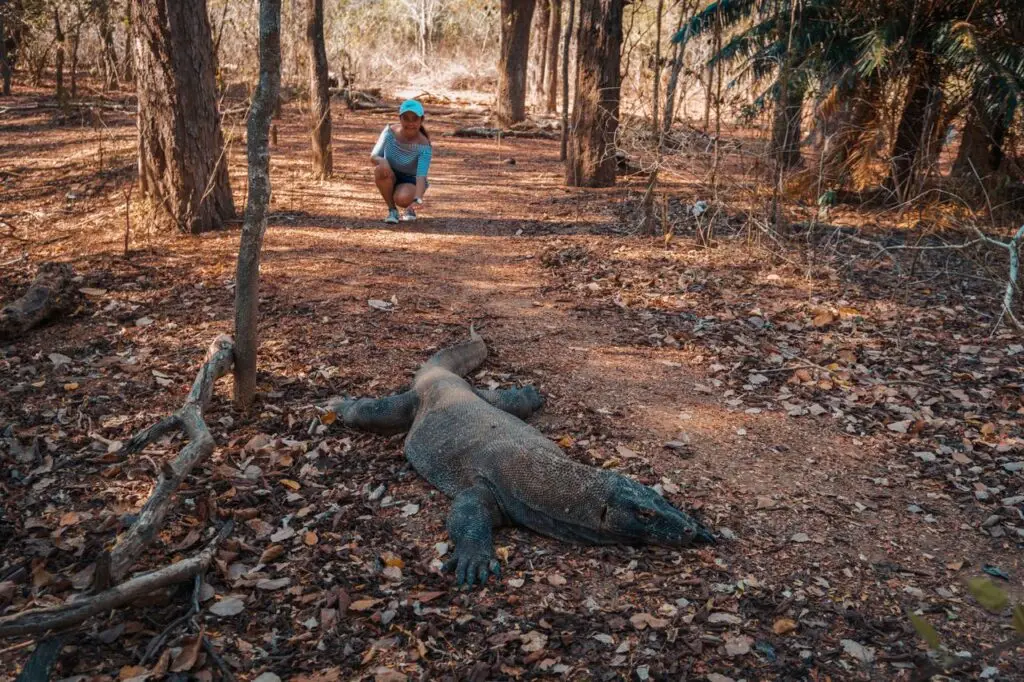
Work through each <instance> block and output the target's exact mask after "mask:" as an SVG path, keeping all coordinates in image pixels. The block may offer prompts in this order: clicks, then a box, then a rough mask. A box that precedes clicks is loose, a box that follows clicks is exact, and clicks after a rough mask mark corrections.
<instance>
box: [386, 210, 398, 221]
mask: <svg viewBox="0 0 1024 682" xmlns="http://www.w3.org/2000/svg"><path fill="white" fill-rule="evenodd" d="M384 222H386V223H387V224H389V225H397V224H398V209H397V208H392V209H388V217H387V218H385V219H384Z"/></svg>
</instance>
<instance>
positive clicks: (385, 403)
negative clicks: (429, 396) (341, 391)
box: [330, 391, 419, 436]
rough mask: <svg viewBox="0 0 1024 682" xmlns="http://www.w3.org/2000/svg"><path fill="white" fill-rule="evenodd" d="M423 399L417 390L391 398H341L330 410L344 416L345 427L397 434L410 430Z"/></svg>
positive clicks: (386, 434)
mask: <svg viewBox="0 0 1024 682" xmlns="http://www.w3.org/2000/svg"><path fill="white" fill-rule="evenodd" d="M418 403H419V399H418V398H417V397H416V394H415V393H414V392H413V391H406V392H405V393H400V394H398V395H392V396H388V397H387V398H377V399H374V398H359V399H358V400H353V399H351V398H341V399H338V400H335V401H334V402H332V403H331V405H330V409H331V410H333V411H334V412H335V413H336V414H337V415H338V416H339V417H341V418H342V421H343V422H344V424H345V426H350V427H352V428H356V429H363V430H364V431H372V432H373V433H379V434H382V435H384V436H393V435H395V434H397V433H403V432H404V431H408V430H409V428H410V427H412V422H413V419H415V417H416V406H417V404H418Z"/></svg>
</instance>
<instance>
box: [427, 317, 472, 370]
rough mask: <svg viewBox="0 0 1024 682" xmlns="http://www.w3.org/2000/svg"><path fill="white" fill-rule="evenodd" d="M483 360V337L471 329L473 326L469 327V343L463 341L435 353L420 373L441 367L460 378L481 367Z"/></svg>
mask: <svg viewBox="0 0 1024 682" xmlns="http://www.w3.org/2000/svg"><path fill="white" fill-rule="evenodd" d="M485 358H487V344H486V343H484V339H483V337H482V336H480V335H479V334H477V333H476V330H475V329H473V325H470V326H469V341H463V342H462V343H459V344H456V345H454V346H452V347H450V348H444V349H442V350H439V351H437V352H436V353H434V355H433V356H431V358H430V359H429V360H427V361H426V362H425V363H424V364H423V368H422V369H421V370H420V371H423V370H425V369H427V368H429V367H441V368H443V369H446V370H448V371H449V372H452V373H453V374H458V375H459V376H460V377H461V376H465V375H467V374H469V373H470V372H472V371H473V370H474V369H476V368H477V367H479V366H480V365H482V364H483V362H484V359H485Z"/></svg>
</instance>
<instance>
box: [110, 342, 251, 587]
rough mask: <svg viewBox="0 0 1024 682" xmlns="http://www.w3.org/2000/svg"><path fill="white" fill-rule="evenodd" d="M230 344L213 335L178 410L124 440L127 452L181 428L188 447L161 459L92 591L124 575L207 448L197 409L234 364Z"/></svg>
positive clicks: (210, 445)
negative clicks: (144, 496)
mask: <svg viewBox="0 0 1024 682" xmlns="http://www.w3.org/2000/svg"><path fill="white" fill-rule="evenodd" d="M234 347H235V346H234V342H233V341H232V340H231V337H230V336H228V335H226V334H221V335H220V336H218V337H217V338H216V339H214V340H213V343H211V344H210V348H209V349H208V350H207V352H206V359H205V360H204V362H203V366H202V367H200V368H199V373H198V374H197V375H196V380H195V381H194V382H193V383H192V390H191V391H189V393H188V396H187V397H186V398H185V404H184V405H183V406H182V407H181V409H180V410H178V411H177V412H175V413H174V414H172V415H171V416H170V417H167V418H166V419H163V420H161V421H159V422H157V423H156V424H154V425H153V426H151V427H149V428H147V429H145V430H143V431H141V432H139V433H137V434H136V435H135V436H134V437H132V439H131V440H130V441H128V445H127V451H128V452H129V453H132V452H138V451H139V450H142V448H144V447H145V446H146V444H147V443H150V442H152V441H154V440H156V439H157V438H160V437H161V436H162V435H164V434H166V433H168V432H169V431H172V430H174V429H181V430H182V431H184V432H185V434H186V435H187V436H188V438H189V443H188V445H186V446H185V447H184V448H182V449H181V452H179V453H178V456H177V457H175V458H174V460H173V461H171V462H165V463H164V465H163V467H161V472H160V474H159V476H158V477H157V482H156V486H155V487H154V488H153V492H152V494H151V495H150V496H149V499H148V500H146V503H145V504H144V505H143V506H142V509H141V510H140V511H139V514H138V517H137V518H136V520H135V522H134V523H133V524H132V525H131V526H130V527H129V528H128V530H126V531H125V533H124V535H122V536H121V537H120V538H119V539H118V541H117V544H116V545H115V546H114V548H113V549H112V550H111V551H110V557H109V571H106V570H105V571H104V572H103V573H105V574H106V575H103V580H101V581H99V582H97V583H96V584H95V585H94V589H96V590H103V589H106V587H107V586H108V585H107V584H104V583H105V582H106V583H117V582H120V580H121V579H122V578H123V577H124V576H125V575H126V574H127V573H128V570H129V569H130V568H131V566H132V564H133V563H134V562H135V561H136V560H137V559H138V558H139V557H140V556H141V555H142V552H143V550H144V549H145V548H146V546H147V545H149V543H151V542H152V541H153V538H154V537H156V534H157V531H159V530H160V527H161V525H162V524H163V521H164V519H165V518H166V517H167V513H168V512H169V511H170V508H171V495H172V494H173V493H174V491H175V490H177V489H178V486H180V485H181V482H182V481H183V480H184V479H185V476H187V475H188V473H189V472H190V471H191V470H192V468H193V467H195V465H196V464H198V463H199V462H200V461H202V460H203V459H205V458H206V457H208V456H209V455H210V453H211V452H213V445H214V443H213V436H212V435H210V430H209V429H208V428H207V426H206V421H205V420H204V419H203V412H204V411H205V410H206V406H207V405H208V404H209V402H210V395H211V394H212V393H213V384H214V382H216V381H217V379H219V378H221V377H222V376H224V375H225V374H227V373H228V371H229V370H230V369H231V367H232V365H234ZM101 563H102V562H101ZM97 574H98V575H99V574H100V571H97Z"/></svg>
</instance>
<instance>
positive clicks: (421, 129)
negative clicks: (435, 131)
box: [420, 117, 430, 144]
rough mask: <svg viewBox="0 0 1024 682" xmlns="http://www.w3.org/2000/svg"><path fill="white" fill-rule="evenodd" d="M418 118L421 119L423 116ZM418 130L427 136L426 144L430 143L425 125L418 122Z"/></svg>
mask: <svg viewBox="0 0 1024 682" xmlns="http://www.w3.org/2000/svg"><path fill="white" fill-rule="evenodd" d="M420 120H421V121H422V120H423V118H422V117H420ZM420 132H421V133H423V137H425V138H427V144H430V133H428V132H427V129H426V127H425V126H424V125H423V124H422V123H420Z"/></svg>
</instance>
